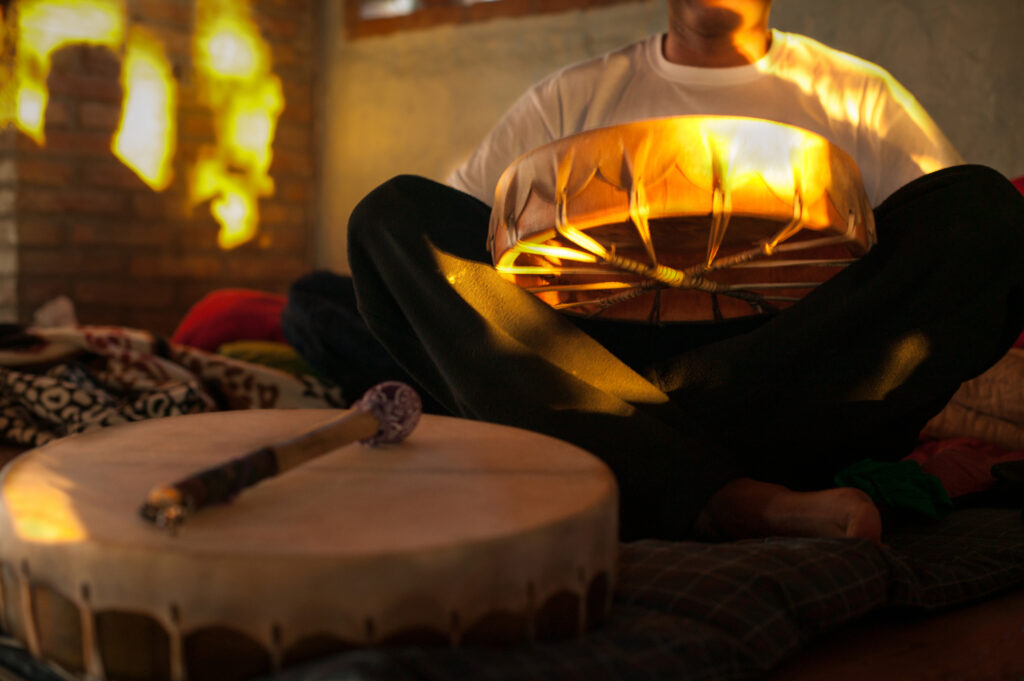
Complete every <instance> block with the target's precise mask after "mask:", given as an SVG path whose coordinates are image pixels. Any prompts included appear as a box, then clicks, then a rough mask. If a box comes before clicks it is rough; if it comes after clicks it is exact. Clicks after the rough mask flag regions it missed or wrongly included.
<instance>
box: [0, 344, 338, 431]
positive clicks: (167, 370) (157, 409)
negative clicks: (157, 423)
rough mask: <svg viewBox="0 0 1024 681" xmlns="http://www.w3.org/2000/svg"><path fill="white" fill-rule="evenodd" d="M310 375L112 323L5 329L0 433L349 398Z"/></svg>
mask: <svg viewBox="0 0 1024 681" xmlns="http://www.w3.org/2000/svg"><path fill="white" fill-rule="evenodd" d="M343 406H345V404H344V403H343V402H342V397H341V393H340V392H339V390H338V389H337V388H336V387H332V386H328V385H327V384H324V383H321V382H320V381H319V380H317V379H315V378H313V377H311V376H296V375H292V374H289V373H285V372H283V371H278V370H275V369H271V368H269V367H265V366H260V365H257V364H251V363H248V362H243V361H239V360H235V359H231V358H228V357H224V356H220V355H216V354H213V353H210V352H206V351H203V350H199V349H196V348H192V347H188V346H184V345H177V344H173V343H167V342H166V341H164V340H163V339H161V338H159V337H157V336H154V335H152V334H150V333H148V332H146V331H140V330H136V329H128V328H123V327H114V326H81V327H62V328H52V329H27V330H22V329H18V328H8V329H7V333H6V334H4V335H0V438H3V439H5V440H7V441H8V442H13V443H15V444H18V445H23V446H26V447H37V446H40V445H43V444H45V443H46V442H49V441H50V440H53V439H55V438H58V437H63V436H65V435H71V434H73V433H81V432H84V431H86V430H90V429H92V428H100V427H103V426H109V425H114V424H118V423H125V422H129V421H139V420H142V419H149V418H158V417H163V416H173V415H176V414H193V413H198V412H205V411H218V410H224V409H256V408H259V409H270V408H322V407H323V408H326V407H343Z"/></svg>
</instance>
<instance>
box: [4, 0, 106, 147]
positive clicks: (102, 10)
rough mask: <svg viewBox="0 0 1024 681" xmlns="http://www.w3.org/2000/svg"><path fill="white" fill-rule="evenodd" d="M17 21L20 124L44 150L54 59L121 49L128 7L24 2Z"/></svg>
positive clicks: (100, 0) (60, 0) (58, 0)
mask: <svg viewBox="0 0 1024 681" xmlns="http://www.w3.org/2000/svg"><path fill="white" fill-rule="evenodd" d="M15 16H16V20H17V29H16V45H15V50H16V53H17V62H16V67H15V77H16V79H17V82H18V84H17V90H16V93H15V95H14V99H15V104H14V106H15V121H16V123H17V126H18V129H19V130H21V131H22V132H24V133H25V134H26V135H28V136H29V137H31V138H32V139H33V140H35V141H36V143H37V144H40V145H42V144H44V143H45V134H44V131H43V124H44V121H45V118H46V106H47V103H48V102H49V92H48V90H47V87H46V79H47V77H48V76H49V74H50V61H51V58H52V56H53V53H54V52H55V51H57V50H58V49H60V48H61V47H64V46H65V45H72V44H88V45H102V46H106V47H110V48H111V49H116V48H118V47H119V46H120V45H121V43H122V41H123V39H124V5H123V3H122V2H121V1H120V0H21V2H19V3H18V6H17V13H16V15H15Z"/></svg>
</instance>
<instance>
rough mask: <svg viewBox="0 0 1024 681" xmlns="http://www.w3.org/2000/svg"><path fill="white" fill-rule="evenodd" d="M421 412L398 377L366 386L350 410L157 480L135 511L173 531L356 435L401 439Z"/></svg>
mask: <svg viewBox="0 0 1024 681" xmlns="http://www.w3.org/2000/svg"><path fill="white" fill-rule="evenodd" d="M421 411H422V405H421V402H420V398H419V395H417V394H416V391H415V390H413V389H412V388H410V387H409V386H407V385H406V384H404V383H399V382H397V381H389V382H387V383H380V384H378V385H376V386H374V387H372V388H370V390H368V391H367V392H366V394H365V395H363V397H362V398H361V399H360V400H359V401H358V402H356V403H355V404H353V405H352V409H351V410H350V411H349V412H348V413H346V414H344V415H342V416H339V417H338V418H336V419H333V420H331V421H329V422H327V423H326V424H324V425H322V426H320V427H318V428H316V429H314V430H311V431H309V432H308V433H303V434H302V435H299V436H297V437H294V438H292V439H290V440H283V441H281V442H277V443H274V444H271V445H268V446H266V447H260V448H259V449H256V450H253V451H251V452H249V453H248V454H244V455H242V456H240V457H238V458H236V459H231V460H230V461H226V462H225V463H222V464H218V465H216V466H212V467H210V468H207V469H205V470H201V471H198V472H196V473H193V474H192V475H189V476H187V477H185V478H183V479H181V480H179V481H177V482H175V483H173V484H170V485H157V486H156V487H154V488H153V489H152V491H150V493H149V495H148V496H147V497H146V501H145V502H144V503H143V504H142V506H141V507H140V508H139V515H141V516H142V517H143V518H144V519H145V520H147V521H149V522H151V523H153V524H155V525H157V526H159V527H163V528H167V529H168V530H171V531H172V532H173V531H174V530H176V529H177V527H178V526H179V525H181V523H182V522H184V521H185V519H186V518H187V517H188V516H189V515H191V514H192V513H195V512H196V511H198V510H199V509H201V508H204V507H206V506H210V505H213V504H221V503H226V502H228V501H231V499H233V498H234V497H235V496H236V495H237V494H238V493H240V492H241V491H242V490H244V489H245V488H247V487H252V486H253V485H255V484H256V483H258V482H260V481H261V480H264V479H266V478H270V477H273V476H275V475H280V474H281V473H284V472H286V471H288V470H291V469H292V468H295V467H296V466H300V465H302V464H304V463H306V462H307V461H310V460H312V459H315V458H317V457H319V456H322V455H324V454H327V453H328V452H332V451H334V450H336V449H338V448H339V447H343V446H345V445H348V444H351V443H353V442H355V441H356V440H358V441H360V442H362V443H363V444H367V445H370V446H371V447H375V446H377V445H382V444H390V443H394V442H400V441H402V440H404V439H405V438H406V436H407V435H408V434H409V433H410V432H411V431H412V429H413V428H415V426H416V423H417V422H418V421H419V418H420V413H421Z"/></svg>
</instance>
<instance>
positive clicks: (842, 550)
mask: <svg viewBox="0 0 1024 681" xmlns="http://www.w3.org/2000/svg"><path fill="white" fill-rule="evenodd" d="M886 542H887V546H886V547H880V546H877V545H875V544H872V543H870V542H865V541H858V540H845V539H783V538H777V539H764V540H757V541H742V542H729V543H724V544H704V543H697V542H678V543H674V542H662V541H642V542H635V543H631V544H625V545H623V547H622V555H621V561H620V575H619V581H618V586H617V589H616V594H615V602H614V606H613V608H612V612H611V615H610V617H609V619H608V621H607V622H606V623H605V625H604V626H602V627H601V628H600V629H598V630H597V631H594V632H591V633H589V634H587V635H586V636H582V637H579V638H577V639H573V640H568V641H562V642H558V643H545V644H536V645H531V646H521V647H516V648H507V649H482V648H475V649H473V648H463V649H456V650H452V649H439V648H392V649H379V650H363V651H355V652H349V653H344V654H340V655H336V656H333V657H328V658H324V659H321V660H317V661H314V662H311V663H308V664H306V665H304V666H300V667H294V668H291V669H287V670H285V671H283V672H281V673H278V674H275V675H274V676H273V677H270V678H269V679H265V680H264V681H343V680H344V681H413V680H417V681H423V680H425V679H430V680H432V681H466V680H467V679H480V680H484V681H528V680H536V681H627V680H633V679H643V680H645V681H651V680H657V679H673V680H675V679H688V680H693V681H726V680H737V679H751V678H759V677H761V676H763V675H764V673H765V672H766V671H767V670H769V669H771V668H773V667H775V666H776V665H777V664H779V663H780V662H781V661H782V660H783V659H785V658H787V657H789V656H791V655H793V654H794V653H796V652H797V651H799V650H800V648H801V647H802V646H803V645H804V644H806V643H807V642H808V641H809V640H811V639H813V638H815V637H816V636H818V635H819V634H822V633H824V632H826V631H830V630H833V629H835V628H837V627H839V626H840V625H842V624H844V623H846V622H849V621H851V620H854V619H856V618H857V617H859V616H861V615H863V614H865V613H867V612H869V611H872V610H877V609H880V608H884V607H904V608H908V607H909V608H913V609H915V610H918V611H923V612H932V611H938V610H942V609H947V608H953V607H956V606H960V605H965V604H967V603H971V602H975V601H978V600H981V599H984V598H986V597H989V596H992V595H993V594H996V593H997V592H999V591H1002V590H1005V589H1007V588H1009V587H1012V586H1014V585H1019V584H1024V522H1022V521H1021V513H1020V511H1019V510H1007V509H980V508H979V509H968V510H960V511H956V512H954V513H952V514H950V515H949V516H948V517H946V518H945V519H944V520H942V521H941V522H938V523H931V524H924V525H912V526H910V525H908V526H905V527H902V528H900V529H898V530H895V531H892V532H890V533H888V534H887V535H886ZM0 666H3V667H5V668H8V669H12V670H14V671H16V672H17V673H18V674H19V675H20V676H22V677H23V678H25V679H30V680H31V681H58V677H56V676H54V675H53V674H52V673H51V672H49V671H48V670H47V669H46V668H45V667H44V666H43V665H41V664H37V663H35V662H33V661H31V660H30V659H29V658H28V657H27V655H26V654H25V653H24V651H21V650H18V649H15V648H13V647H5V646H2V645H0Z"/></svg>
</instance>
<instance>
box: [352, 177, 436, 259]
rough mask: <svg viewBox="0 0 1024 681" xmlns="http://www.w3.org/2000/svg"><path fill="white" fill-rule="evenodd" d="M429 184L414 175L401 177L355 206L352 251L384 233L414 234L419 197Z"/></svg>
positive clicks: (379, 187)
mask: <svg viewBox="0 0 1024 681" xmlns="http://www.w3.org/2000/svg"><path fill="white" fill-rule="evenodd" d="M428 184H432V183H431V181H430V180H427V179H425V178H422V177H417V176H415V175H398V176H396V177H393V178H391V179H390V180H388V181H387V182H385V183H383V184H381V185H380V186H378V187H377V188H376V189H374V190H373V191H371V192H370V193H369V194H367V195H366V196H365V197H363V199H362V200H361V201H360V202H359V203H358V204H356V207H355V208H354V209H353V210H352V214H351V216H350V217H349V221H348V240H349V246H350V248H351V247H352V246H354V245H358V244H365V243H367V240H372V239H380V238H381V236H382V233H384V232H391V233H393V232H394V231H396V230H398V231H401V230H414V229H416V227H417V224H418V221H417V220H415V219H412V218H413V217H414V212H415V211H416V206H417V205H418V200H417V199H418V197H420V196H421V195H422V194H423V193H424V187H425V185H428Z"/></svg>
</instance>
